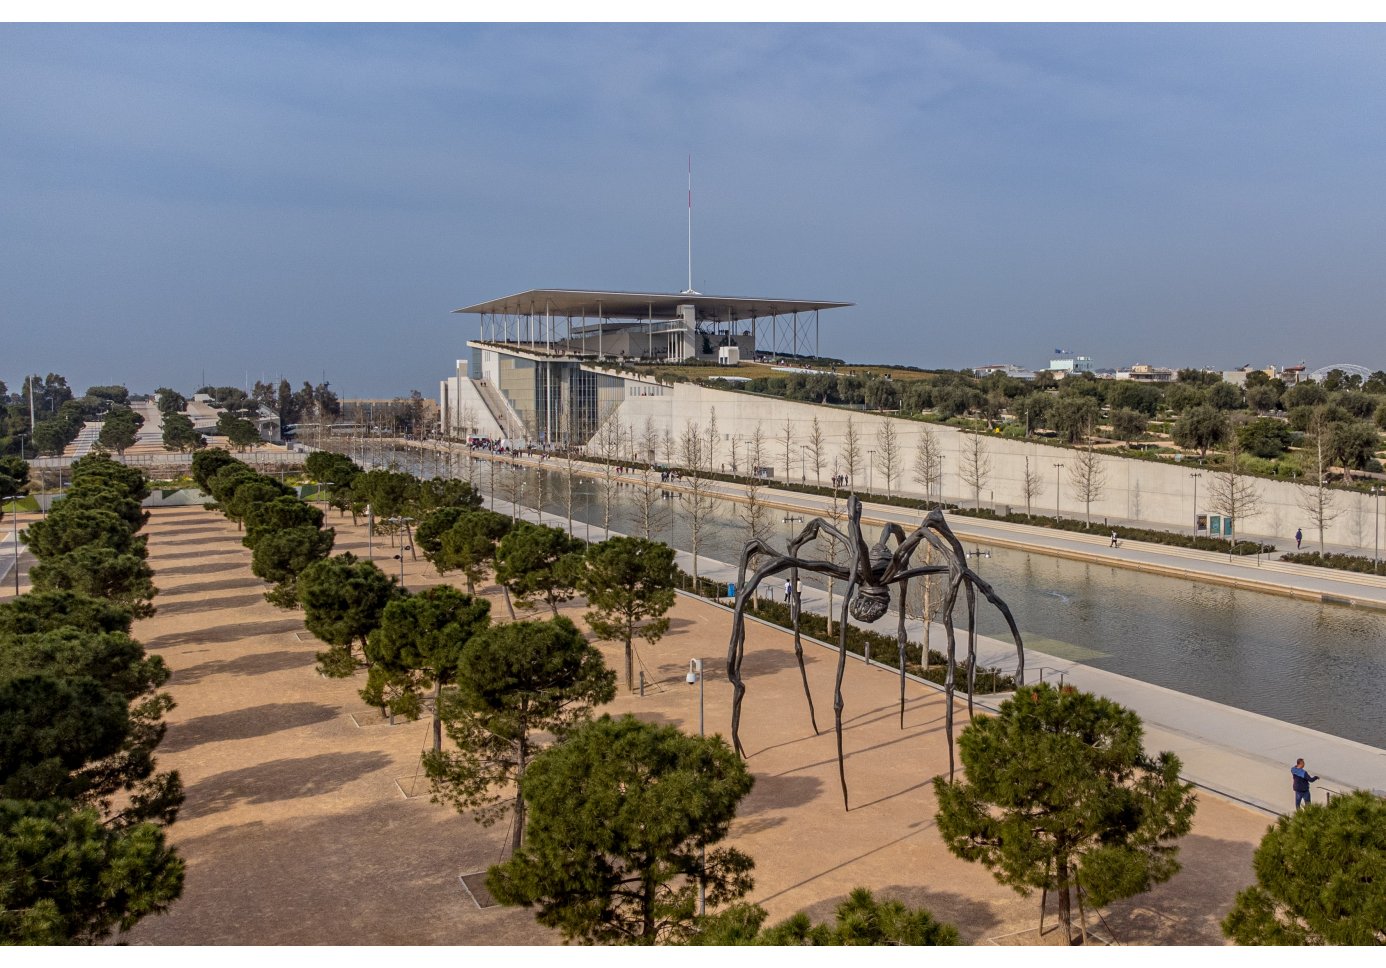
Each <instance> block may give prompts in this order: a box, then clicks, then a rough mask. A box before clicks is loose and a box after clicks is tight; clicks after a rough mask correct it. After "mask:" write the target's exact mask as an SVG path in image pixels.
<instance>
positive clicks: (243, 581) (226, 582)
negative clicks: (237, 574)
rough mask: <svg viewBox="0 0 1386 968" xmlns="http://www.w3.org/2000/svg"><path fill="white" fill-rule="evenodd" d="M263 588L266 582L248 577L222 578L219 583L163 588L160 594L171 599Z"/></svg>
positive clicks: (202, 582)
mask: <svg viewBox="0 0 1386 968" xmlns="http://www.w3.org/2000/svg"><path fill="white" fill-rule="evenodd" d="M263 587H264V582H262V581H260V579H258V578H254V577H252V576H249V575H247V576H245V577H243V578H222V579H220V580H218V581H199V582H192V583H190V584H187V585H178V586H176V587H174V588H161V589H159V594H160V596H161V597H163V598H171V597H173V596H175V595H206V594H207V593H209V592H229V591H241V590H249V589H252V588H263Z"/></svg>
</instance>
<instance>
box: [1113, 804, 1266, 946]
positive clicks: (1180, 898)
mask: <svg viewBox="0 0 1386 968" xmlns="http://www.w3.org/2000/svg"><path fill="white" fill-rule="evenodd" d="M1267 823H1269V820H1268V821H1267ZM1255 850H1256V844H1253V843H1245V842H1242V841H1236V840H1221V839H1218V838H1215V837H1205V836H1202V835H1199V834H1191V835H1189V836H1188V837H1185V838H1184V839H1183V840H1181V841H1179V860H1180V862H1181V864H1182V865H1183V869H1182V870H1181V871H1180V872H1179V873H1178V874H1176V875H1175V876H1174V877H1172V878H1171V879H1170V880H1168V881H1166V882H1165V883H1164V884H1160V885H1157V886H1156V887H1155V888H1154V889H1152V890H1151V891H1150V892H1149V893H1147V894H1140V895H1137V896H1136V897H1133V898H1128V899H1127V900H1125V901H1118V902H1116V903H1115V904H1113V905H1111V906H1110V907H1109V908H1108V909H1107V910H1106V911H1105V912H1104V915H1105V917H1106V921H1107V925H1108V927H1109V928H1110V930H1111V931H1112V933H1113V935H1114V936H1115V937H1116V939H1117V940H1118V941H1119V942H1121V943H1122V944H1180V945H1184V944H1216V945H1221V944H1226V943H1227V940H1226V939H1225V938H1224V937H1223V934H1222V919H1223V918H1224V917H1226V916H1227V912H1228V911H1230V910H1231V909H1232V902H1233V901H1234V900H1235V899H1236V896H1237V892H1238V891H1240V890H1242V889H1243V888H1245V887H1248V886H1249V885H1251V884H1252V883H1253V882H1254V881H1255V879H1256V875H1255V872H1254V871H1253V870H1252V867H1251V857H1252V854H1253V853H1255Z"/></svg>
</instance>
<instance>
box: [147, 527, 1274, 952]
mask: <svg viewBox="0 0 1386 968" xmlns="http://www.w3.org/2000/svg"><path fill="white" fill-rule="evenodd" d="M330 523H331V524H332V525H333V526H334V527H337V528H338V543H337V550H338V551H343V550H351V551H354V552H356V553H358V554H364V553H365V548H366V541H365V536H364V534H363V531H362V529H361V528H359V527H358V528H353V527H351V522H350V519H349V518H348V519H341V518H338V517H337V516H335V515H334V516H333V518H332V520H331V522H330ZM148 532H149V534H150V557H151V563H152V565H153V567H154V569H155V573H156V581H157V583H158V585H159V587H160V589H161V594H160V596H159V598H158V599H157V601H156V604H157V605H158V606H159V613H158V614H157V615H156V616H154V617H153V618H151V619H149V620H147V621H144V622H141V623H139V625H138V626H137V628H136V634H137V636H138V637H139V638H140V639H141V640H142V641H144V643H145V644H146V646H147V647H148V648H149V649H150V651H151V652H152V653H154V654H158V655H161V656H163V657H164V659H165V661H167V662H168V663H169V665H170V667H171V668H172V669H173V670H174V675H173V678H172V680H171V682H170V685H169V689H170V691H171V692H172V693H173V695H174V698H175V699H176V700H177V702H178V708H177V709H175V710H174V711H173V712H172V713H171V714H170V715H169V717H168V718H169V722H170V728H169V732H168V736H167V738H166V740H165V743H164V745H163V747H161V754H160V761H161V765H162V766H164V767H165V768H168V767H173V768H177V769H178V770H180V771H181V773H182V775H183V779H184V782H185V784H186V786H187V788H188V799H187V803H186V805H185V807H184V810H183V813H182V815H181V816H180V818H179V820H178V822H177V823H176V824H175V825H174V826H173V827H172V828H171V837H172V839H173V841H174V842H175V843H176V844H178V846H179V849H180V851H181V852H182V854H183V856H184V857H185V858H186V859H187V862H188V879H187V884H186V887H185V891H184V896H183V898H182V899H181V900H180V901H179V902H177V904H175V906H174V908H173V910H172V911H171V912H170V913H169V914H168V915H166V916H162V917H158V918H152V919H148V920H146V921H145V922H144V923H142V924H141V925H139V926H138V927H137V928H136V929H135V931H134V932H133V933H132V934H131V935H130V936H129V940H131V941H134V942H137V943H152V944H210V943H246V944H251V943H263V944H289V943H306V944H316V943H340V944H403V943H423V944H434V943H437V944H519V943H550V942H554V941H557V940H558V938H557V936H556V935H555V934H554V933H553V932H550V931H548V930H546V929H543V928H540V927H538V926H537V925H536V924H535V923H534V921H533V919H532V916H531V914H530V913H529V912H527V911H524V910H519V909H516V910H511V909H505V908H498V907H488V908H484V909H483V908H479V907H478V906H477V905H476V904H475V903H474V902H473V901H472V899H471V897H470V896H469V895H468V894H467V893H466V891H465V890H464V889H463V887H462V885H461V884H460V883H459V881H458V875H459V874H462V873H465V872H470V871H477V870H482V869H484V868H485V867H486V866H487V865H489V864H492V863H494V862H495V861H496V860H498V859H500V858H501V857H502V856H503V850H504V843H505V839H506V831H505V829H504V826H503V825H501V826H498V827H493V828H489V829H488V828H482V827H479V826H478V825H476V824H474V823H473V822H472V821H471V820H470V819H469V818H466V817H462V816H460V815H458V814H456V813H455V812H454V811H452V810H451V809H450V808H448V807H445V806H440V805H436V804H432V803H430V802H429V801H428V798H427V795H426V790H425V787H424V785H423V784H422V782H418V783H414V782H413V781H414V778H415V777H416V775H417V762H418V753H419V751H420V749H421V748H422V747H423V744H424V743H425V742H426V726H425V724H423V723H409V724H402V725H397V726H390V725H388V723H386V722H384V721H382V720H381V719H380V718H379V717H378V715H377V714H376V713H375V712H374V710H370V709H368V708H366V707H364V706H363V704H362V703H361V701H360V699H359V698H358V697H357V696H356V690H357V689H359V688H360V685H361V683H360V682H359V681H356V680H329V679H323V678H322V677H320V676H318V675H317V673H316V672H315V671H314V668H313V654H314V652H316V651H317V650H318V648H319V646H318V644H317V643H316V642H315V641H313V640H312V639H311V636H309V635H308V634H307V633H306V632H304V631H303V626H302V617H301V613H298V612H285V611H281V610H278V609H275V608H273V607H272V606H269V605H268V604H266V603H265V602H264V601H263V599H262V597H261V592H262V591H263V589H264V586H263V584H262V583H260V582H259V581H257V580H256V579H255V578H254V577H253V576H252V575H251V574H250V570H249V552H248V551H247V550H246V549H244V548H243V547H242V546H241V545H240V541H239V537H240V536H239V534H238V533H237V532H236V531H235V529H234V527H233V526H232V525H230V524H229V523H227V522H226V521H225V520H224V519H223V518H221V517H220V516H219V515H216V514H214V513H210V512H206V511H203V510H201V509H196V508H187V509H165V510H156V511H154V513H153V517H152V520H151V523H150V526H149V528H148ZM374 552H375V556H376V559H377V561H378V563H379V564H380V565H381V566H382V567H385V568H387V569H389V570H391V571H392V572H393V570H394V569H396V568H398V567H399V565H398V562H397V561H395V560H393V558H392V556H393V555H394V554H396V553H397V549H395V548H393V547H391V546H390V545H389V543H388V540H387V539H382V538H380V537H379V536H377V538H376V541H375V547H374ZM404 564H405V569H404V570H405V580H406V583H407V584H408V585H409V586H410V587H411V588H417V587H421V586H422V585H424V584H428V583H436V582H438V581H440V580H441V579H439V578H438V576H437V575H436V574H435V573H433V570H432V568H431V566H429V565H428V564H427V563H426V562H424V561H423V560H422V558H420V559H419V560H418V561H413V560H411V559H410V558H409V557H408V556H406V560H405V563H404ZM448 580H451V576H449V579H448ZM491 591H494V590H493V589H492V590H488V593H489V592H491ZM580 606H581V603H580V602H577V603H572V604H571V605H570V606H569V608H568V609H567V613H568V614H570V615H572V616H573V617H574V618H579V617H580V614H581V611H582V609H581V607H580ZM493 614H494V615H496V616H497V618H502V617H504V614H505V610H504V606H503V605H501V604H499V602H497V603H496V604H495V605H494V606H493ZM536 617H543V614H542V613H540V614H539V615H537V616H536ZM672 617H673V627H672V628H671V630H670V633H669V634H668V635H667V636H666V637H665V638H664V640H663V641H661V642H660V643H658V644H657V645H655V646H653V647H642V648H641V650H640V654H641V658H642V664H643V668H644V670H645V672H646V679H647V687H646V690H645V694H644V695H643V696H641V695H638V694H635V695H631V694H627V693H625V692H624V691H623V692H622V693H621V695H619V696H618V698H617V699H616V701H615V702H613V703H612V704H611V706H610V707H609V708H608V711H610V712H612V713H614V714H619V713H622V712H634V713H636V714H637V715H639V716H640V717H642V718H644V719H648V720H650V721H654V722H669V723H675V724H677V725H679V726H680V727H681V728H684V729H692V730H696V729H697V724H698V705H697V703H698V689H697V687H695V686H694V687H690V686H689V685H687V683H686V682H685V681H684V675H685V672H686V670H687V668H688V660H689V659H690V658H694V657H697V658H701V659H703V660H704V662H705V674H706V683H705V691H704V703H705V716H706V724H707V730H708V731H709V732H719V733H722V734H723V735H727V734H728V733H729V729H730V715H731V709H730V701H731V690H730V686H729V684H728V683H727V682H726V680H725V676H724V674H723V668H724V657H725V652H726V642H727V635H728V632H729V617H728V615H727V613H726V612H725V610H723V609H720V608H718V607H717V606H715V605H711V604H709V603H705V602H701V601H698V600H693V599H689V598H685V597H680V599H679V601H678V603H677V605H676V606H675V609H674V612H673V616H672ZM602 649H603V652H604V654H606V656H607V659H608V661H609V662H610V663H611V664H612V665H613V667H618V668H619V664H618V648H617V647H614V646H611V645H609V644H605V643H604V644H602ZM835 662H836V659H835V656H834V655H833V654H832V653H831V652H828V651H827V650H810V651H809V653H808V656H807V663H808V672H809V677H810V683H811V687H812V690H813V695H814V700H815V704H816V706H817V709H818V725H819V727H820V733H819V734H818V735H815V734H814V732H813V730H812V728H811V727H810V725H809V721H808V714H807V710H806V706H805V702H804V696H803V689H802V685H801V683H800V679H799V673H798V669H797V666H796V665H795V663H794V660H793V652H792V647H791V646H790V644H789V641H788V637H787V636H786V635H785V634H784V633H783V632H781V631H779V630H775V629H770V628H767V627H764V626H759V625H756V626H753V627H752V628H751V629H750V630H749V634H748V642H747V655H746V659H745V663H744V667H743V668H744V671H745V673H746V675H747V677H748V678H747V683H748V694H747V699H746V706H745V709H744V713H743V718H742V734H741V735H742V739H743V742H744V743H745V745H746V749H747V752H748V754H749V761H748V763H749V766H750V768H751V769H752V771H753V772H754V774H755V776H756V786H755V789H754V790H753V791H752V793H751V794H750V796H748V797H747V799H746V800H745V801H744V802H743V804H742V807H741V810H740V815H739V818H738V820H737V821H736V823H735V825H734V827H733V829H732V837H731V843H732V844H734V845H735V846H737V847H739V848H741V849H742V850H745V851H746V852H747V853H749V854H750V855H751V856H752V857H753V858H754V859H755V860H756V865H757V866H756V887H755V890H754V891H753V893H752V895H751V899H752V900H755V901H757V902H759V903H761V904H763V905H765V906H766V907H767V908H768V909H769V911H770V913H771V916H772V917H775V918H779V917H784V916H787V915H789V914H791V913H793V912H794V911H796V910H807V911H809V912H810V913H811V914H812V915H814V916H815V917H823V918H826V917H828V916H829V915H830V914H831V911H832V909H833V907H834V906H835V905H836V904H837V903H838V902H839V901H840V900H841V899H842V897H843V896H844V895H845V894H846V893H847V892H848V891H849V890H851V889H852V888H853V887H856V886H858V885H862V886H867V887H871V888H873V889H876V890H877V891H879V892H881V893H883V894H885V895H887V896H891V897H897V898H900V899H901V900H904V901H906V902H908V903H910V904H918V905H924V906H926V907H928V908H929V909H930V910H932V911H934V913H935V914H936V915H937V916H939V917H941V918H943V919H945V920H948V921H952V922H954V923H956V924H957V925H958V926H959V928H960V930H961V931H962V933H963V935H964V937H965V938H967V939H968V940H970V941H972V942H977V943H986V942H988V941H999V942H1001V943H1054V942H1055V941H1056V940H1057V933H1051V934H1050V935H1048V936H1047V937H1045V938H1043V939H1039V938H1037V936H1036V931H1035V927H1036V924H1037V922H1038V915H1039V898H1038V895H1035V896H1032V897H1030V898H1021V897H1019V896H1018V895H1016V894H1015V893H1014V892H1012V891H1011V890H1010V889H1008V888H1005V887H1002V886H1000V885H998V884H997V883H996V882H995V881H994V880H993V879H992V877H991V875H990V874H989V873H988V872H987V871H986V870H985V869H983V868H980V867H978V866H976V865H973V864H967V863H964V862H962V861H960V860H957V859H956V858H954V857H952V856H951V855H950V854H949V853H948V852H947V850H946V849H945V848H944V846H943V844H942V842H941V841H940V839H939V837H938V835H937V833H936V831H935V828H934V823H933V819H932V817H933V812H934V800H933V792H932V788H931V785H930V780H931V778H932V777H933V776H935V775H937V774H939V773H941V772H944V771H946V769H947V753H946V747H945V743H944V737H943V732H942V721H943V699H942V697H941V696H940V694H939V693H937V692H936V691H934V690H932V689H928V688H926V687H923V686H918V685H914V684H911V686H910V687H909V699H908V708H907V712H906V727H905V728H904V729H903V730H902V729H901V728H900V726H899V722H898V712H897V695H898V684H897V680H896V679H895V678H893V677H892V676H890V675H889V674H888V673H887V672H885V671H884V670H880V669H874V668H868V667H866V666H864V665H862V664H861V663H859V662H853V663H851V664H849V667H848V669H847V675H846V682H845V685H844V695H845V699H846V709H845V712H844V725H845V736H844V745H845V748H846V751H847V775H848V781H849V784H850V791H851V804H852V808H851V809H850V810H846V811H844V809H843V805H842V799H841V794H840V792H839V788H838V781H837V762H836V746H835V742H834V737H833V734H832V729H831V723H832V710H831V705H832V677H833V672H834V669H835ZM963 719H965V714H961V715H960V722H961V721H962V720H963ZM406 792H410V793H413V794H414V795H413V796H406ZM1267 823H1268V820H1267V818H1266V817H1265V816H1264V815H1263V814H1260V813H1257V812H1255V811H1251V810H1247V809H1245V808H1243V807H1241V806H1238V805H1235V804H1232V803H1230V802H1228V801H1226V800H1224V799H1221V798H1219V797H1216V796H1212V795H1209V794H1201V795H1200V806H1199V813H1198V816H1197V819H1196V821H1195V827H1194V831H1193V832H1192V834H1190V836H1188V837H1187V838H1185V840H1184V842H1183V844H1182V854H1181V857H1182V860H1183V863H1184V870H1183V871H1182V872H1181V873H1180V874H1179V875H1177V876H1176V877H1175V878H1174V879H1173V880H1172V881H1170V882H1169V883H1167V884H1165V885H1162V886H1160V887H1158V888H1156V889H1155V890H1154V891H1152V892H1151V893H1149V894H1147V895H1144V896H1142V897H1138V898H1135V899H1133V900H1131V901H1128V902H1123V903H1120V904H1117V905H1114V906H1113V907H1112V908H1110V909H1108V910H1106V911H1104V912H1103V913H1104V915H1105V918H1106V930H1104V931H1103V932H1102V933H1103V934H1104V935H1105V934H1107V931H1110V935H1111V936H1114V937H1115V938H1116V939H1117V940H1119V941H1121V942H1123V943H1154V944H1190V943H1204V944H1218V943H1221V941H1222V938H1221V934H1220V932H1219V930H1218V927H1217V924H1218V921H1219V919H1220V918H1221V917H1222V916H1223V914H1224V913H1225V912H1226V910H1227V908H1228V906H1229V905H1230V904H1231V901H1232V898H1233V896H1234V895H1235V893H1236V891H1237V890H1238V889H1240V888H1241V887H1243V886H1245V885H1246V884H1247V883H1249V882H1250V880H1251V877H1252V875H1251V868H1250V858H1251V853H1252V850H1253V849H1254V847H1255V845H1256V843H1257V842H1258V841H1259V839H1260V837H1261V835H1262V834H1263V833H1264V831H1265V829H1266V826H1267ZM1050 920H1051V923H1052V918H1051V919H1050Z"/></svg>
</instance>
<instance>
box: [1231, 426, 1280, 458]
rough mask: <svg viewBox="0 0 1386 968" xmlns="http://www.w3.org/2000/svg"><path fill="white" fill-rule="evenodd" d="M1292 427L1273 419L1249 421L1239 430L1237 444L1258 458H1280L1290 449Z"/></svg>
mask: <svg viewBox="0 0 1386 968" xmlns="http://www.w3.org/2000/svg"><path fill="white" fill-rule="evenodd" d="M1292 436H1293V435H1292V434H1291V433H1290V425H1289V424H1287V423H1286V422H1285V421H1283V420H1276V419H1274V418H1272V417H1260V418H1258V419H1256V420H1248V421H1247V422H1246V423H1244V424H1242V425H1241V426H1240V427H1238V428H1237V442H1238V443H1239V444H1240V445H1241V447H1242V449H1243V450H1245V451H1246V452H1247V453H1248V454H1253V455H1255V456H1256V457H1265V458H1267V459H1269V458H1272V457H1279V456H1280V455H1281V454H1283V453H1285V451H1287V450H1289V449H1290V441H1291V439H1292Z"/></svg>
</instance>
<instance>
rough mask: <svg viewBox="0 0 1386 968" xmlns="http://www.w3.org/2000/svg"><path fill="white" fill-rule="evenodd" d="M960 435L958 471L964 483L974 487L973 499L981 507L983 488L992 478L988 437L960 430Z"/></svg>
mask: <svg viewBox="0 0 1386 968" xmlns="http://www.w3.org/2000/svg"><path fill="white" fill-rule="evenodd" d="M958 437H959V443H960V444H961V446H962V457H961V458H960V459H959V461H958V473H959V475H960V476H961V477H962V480H963V483H964V484H966V485H967V486H968V487H970V488H972V500H973V502H974V503H975V504H976V505H977V507H979V508H980V507H981V506H982V488H984V487H986V486H987V481H989V480H991V453H990V452H989V451H988V450H987V441H986V438H985V437H983V436H982V435H981V434H973V433H966V432H959V434H958Z"/></svg>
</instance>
